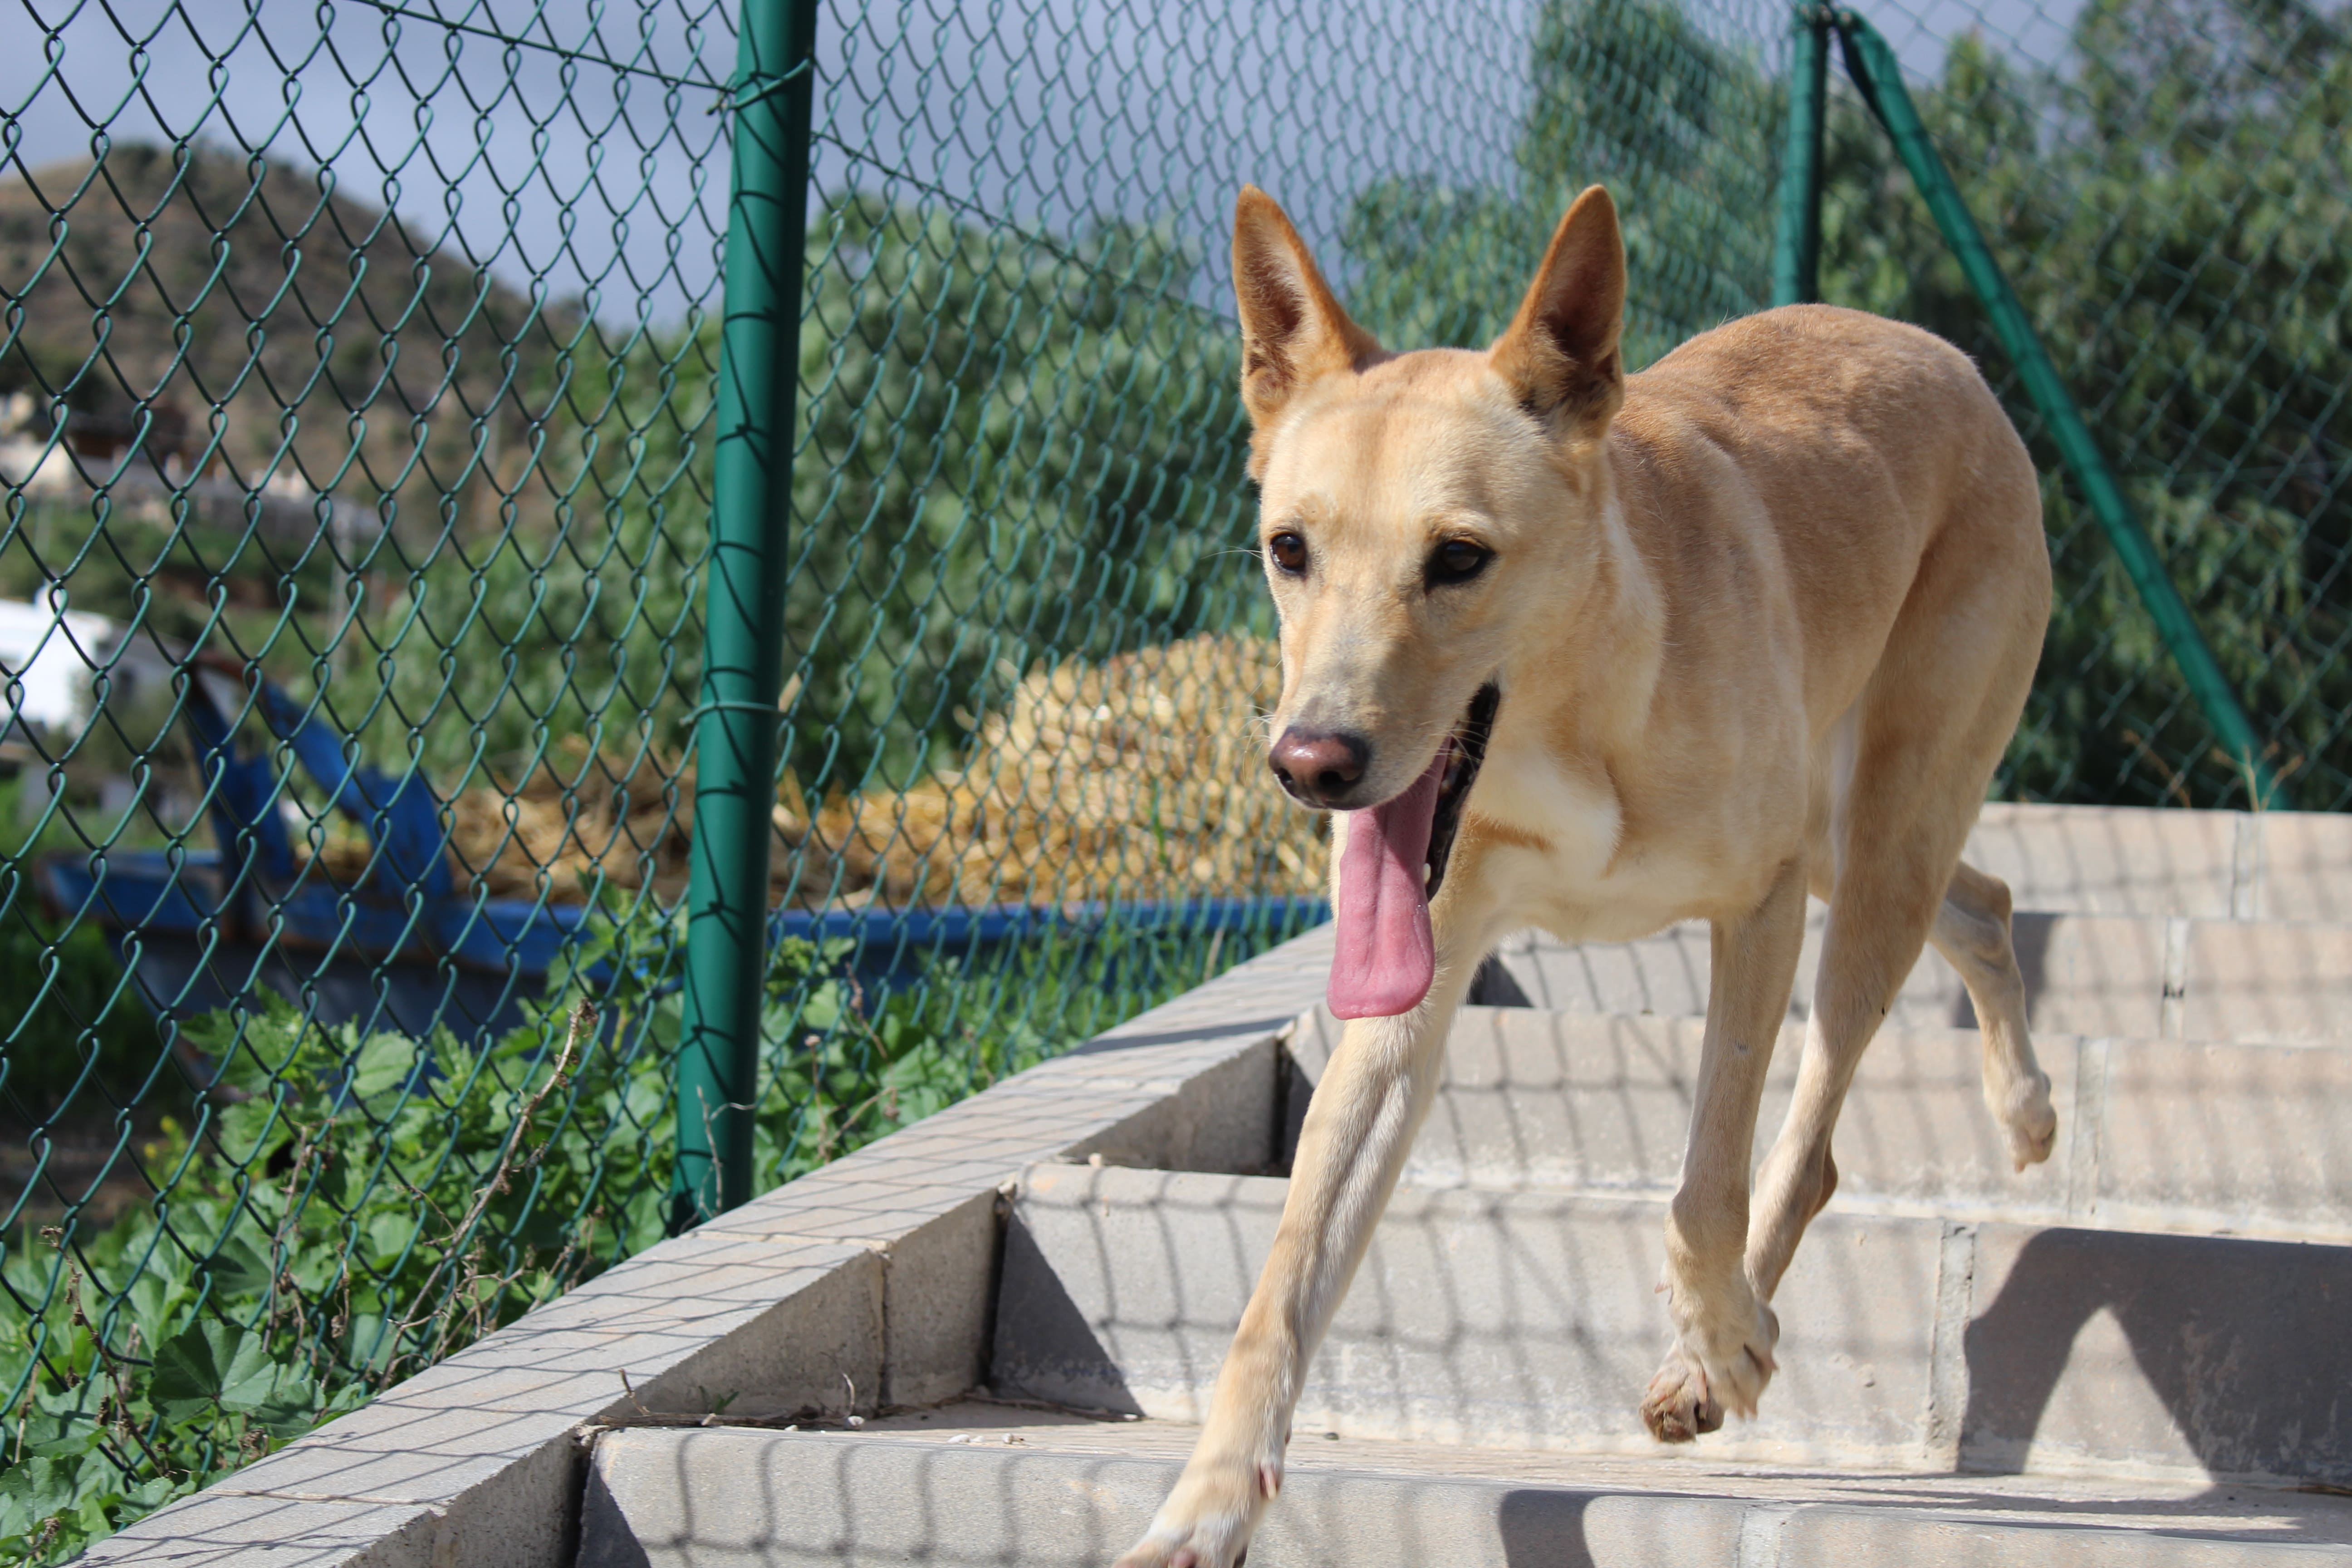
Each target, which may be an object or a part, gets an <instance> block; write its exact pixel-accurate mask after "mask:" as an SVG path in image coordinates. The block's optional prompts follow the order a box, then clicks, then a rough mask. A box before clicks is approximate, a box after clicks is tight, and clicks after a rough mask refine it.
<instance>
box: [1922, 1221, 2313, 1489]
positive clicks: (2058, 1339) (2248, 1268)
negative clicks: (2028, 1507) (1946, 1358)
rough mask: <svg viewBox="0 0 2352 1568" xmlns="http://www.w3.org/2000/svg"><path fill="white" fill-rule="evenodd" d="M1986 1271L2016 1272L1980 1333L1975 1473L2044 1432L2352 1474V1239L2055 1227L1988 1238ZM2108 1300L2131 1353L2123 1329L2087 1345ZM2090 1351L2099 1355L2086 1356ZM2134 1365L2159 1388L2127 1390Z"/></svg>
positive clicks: (1971, 1334) (1966, 1457)
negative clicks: (2324, 1241)
mask: <svg viewBox="0 0 2352 1568" xmlns="http://www.w3.org/2000/svg"><path fill="white" fill-rule="evenodd" d="M1988 1270H1990V1271H1994V1272H1997V1273H1998V1275H1999V1279H2000V1282H1999V1286H1998V1289H1997V1291H1996V1293H1995V1294H1994V1296H1993V1299H1992V1301H1991V1304H1990V1306H1989V1307H1987V1308H1985V1309H1984V1310H1982V1311H1981V1312H1980V1313H1979V1314H1978V1316H1977V1317H1976V1318H1975V1320H1974V1321H1971V1322H1970V1323H1969V1327H1968V1329H1967V1331H1966V1333H1965V1335H1964V1336H1963V1340H1962V1344H1963V1353H1964V1356H1965V1359H1966V1362H1967V1366H1968V1386H1969V1395H1968V1403H1967V1408H1966V1411H1965V1413H1964V1414H1963V1415H1962V1417H1961V1424H1960V1449H1959V1456H1960V1468H1962V1469H1963V1470H1965V1471H1969V1472H1973V1473H1977V1474H2014V1473H2017V1472H2019V1471H2021V1470H2022V1469H2023V1468H2025V1464H2026V1460H2027V1458H2028V1456H2029V1453H2030V1452H2031V1451H2032V1450H2033V1449H2034V1448H2036V1447H2047V1448H2049V1449H2052V1450H2054V1451H2056V1452H2057V1453H2058V1454H2060V1455H2062V1456H2068V1457H2079V1458H2083V1459H2085V1460H2089V1461H2092V1462H2107V1463H2114V1462H2124V1463H2132V1464H2153V1465H2162V1464H2167V1463H2169V1464H2173V1465H2178V1464H2179V1463H2180V1462H2181V1460H2182V1459H2183V1458H2187V1457H2193V1458H2194V1459H2195V1461H2196V1462H2197V1464H2199V1465H2200V1466H2201V1467H2202V1468H2203V1469H2204V1471H2205V1473H2206V1474H2207V1475H2209V1476H2212V1477H2217V1478H2248V1479H2273V1480H2278V1481H2285V1482H2289V1483H2295V1484H2302V1485H2306V1486H2308V1485H2319V1486H2324V1487H2331V1488H2335V1487H2343V1486H2346V1485H2352V1408H2347V1395H2346V1388H2347V1373H2352V1352H2347V1343H2352V1339H2347V1335H2346V1333H2345V1331H2344V1329H2345V1323H2346V1321H2347V1320H2346V1313H2347V1309H2352V1249H2346V1248H2341V1247H2305V1246H2302V1245H2299V1244H2296V1243H2293V1242H2267V1241H2245V1240H2221V1239H2215V1238H2209V1237H2191V1236H2150V1235H2145V1234H2138V1235H2135V1234H2128V1233H2122V1232H2115V1231H2095V1230H2063V1229H2062V1230H2042V1231H2035V1232H2032V1233H2027V1234H2022V1235H2016V1234H2011V1235H2006V1236H2004V1235H2000V1234H1989V1235H1987V1236H1986V1237H1983V1238H1982V1239H1981V1244H1980V1248H1979V1281H1980V1282H1981V1281H1982V1280H1984V1279H1985V1277H1986V1272H1987V1271H1988ZM2102 1313H2105V1314H2107V1315H2108V1316H2109V1317H2110V1318H2111V1319H2112V1321H2113V1324H2114V1326H2115V1328H2116V1330H2118V1331H2120V1339H2121V1341H2122V1344H2123V1345H2124V1346H2126V1347H2128V1357H2129V1362H2130V1363H2131V1364H2130V1365H2128V1366H2126V1365H2124V1364H2121V1361H2122V1357H2121V1356H2120V1355H2119V1354H2118V1353H2117V1350H2116V1344H2115V1340H2114V1338H2112V1337H2109V1336H2106V1335H2101V1336H2098V1338H2097V1340H2096V1342H2093V1343H2091V1344H2088V1345H2084V1344H2080V1343H2078V1342H2081V1341H2082V1340H2083V1336H2084V1329H2085V1328H2086V1327H2088V1326H2089V1325H2090V1324H2091V1323H2092V1321H2093V1320H2094V1319H2095V1318H2096V1317H2098V1316H2099V1315H2100V1314H2102ZM2078 1359H2081V1360H2084V1361H2086V1362H2090V1363H2094V1364H2091V1365H2086V1366H2084V1367H2081V1368H2079V1369H2077V1368H2075V1366H2074V1363H2076V1361H2077V1360H2078ZM2133 1367H2137V1371H2138V1373H2139V1375H2140V1376H2141V1377H2143V1378H2145V1379H2146V1382H2147V1389H2148V1391H2150V1392H2151V1393H2152V1394H2154V1400H2153V1401H2147V1400H2133V1399H2126V1398H2120V1397H2117V1396H2116V1394H2115V1392H2114V1389H2115V1384H2116V1379H2118V1378H2128V1377H2129V1376H2130V1375H2131V1371H2132V1368H2133ZM2070 1370H2074V1371H2076V1372H2077V1376H2076V1377H2075V1378H2074V1379H2070V1378H2069V1375H2068V1374H2069V1372H2070ZM2159 1405H2160V1406H2161V1411H2162V1415H2158V1408H2157V1407H2158V1406H2159ZM2167 1425H2168V1427H2169V1429H2167ZM2184 1447H2185V1449H2186V1450H2187V1453H2186V1455H2184V1454H2183V1452H2182V1450H2183V1448H2184ZM2070 1451H2071V1454H2070Z"/></svg>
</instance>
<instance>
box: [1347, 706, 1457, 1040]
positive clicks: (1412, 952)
mask: <svg viewBox="0 0 2352 1568" xmlns="http://www.w3.org/2000/svg"><path fill="white" fill-rule="evenodd" d="M1444 773H1445V754H1444V752H1439V753H1438V755H1437V758H1436V760H1435V761H1433V762H1432V763H1430V764H1429V771H1428V772H1427V773H1423V774H1422V775H1421V778H1420V781H1419V782H1418V783H1416V784H1414V785H1413V786H1412V788H1411V789H1408V790H1406V791H1405V792H1404V793H1403V794H1402V795H1399V796H1397V797H1396V798H1395V799H1394V800H1392V801H1391V802H1389V803H1388V804H1387V805H1376V806H1374V807H1372V809H1371V810H1370V811H1351V812H1349V814H1348V847H1347V848H1346V849H1345V850H1343V851H1342V852H1341V855H1340V858H1339V954H1338V956H1337V957H1335V958H1333V959H1332V961H1331V987H1330V990H1329V992H1328V1000H1329V1002H1330V1004H1331V1011H1332V1012H1333V1013H1335V1014H1337V1015H1339V1016H1340V1017H1342V1018H1387V1017H1393V1016H1395V1015H1397V1014H1399V1013H1403V1012H1409V1011H1410V1010H1412V1008H1414V1007H1417V1006H1419V1005H1421V999H1422V998H1423V997H1424V996H1426V995H1428V994H1429V986H1430V982H1431V981H1433V979H1435V978H1436V975H1437V943H1436V942H1435V940H1434V939H1433V937H1432V936H1431V935H1430V932H1429V900H1428V897H1427V896H1426V894H1425V893H1424V892H1423V888H1424V886H1425V885H1426V882H1427V872H1426V870H1425V869H1424V867H1425V865H1426V863H1427V861H1428V858H1429V831H1430V824H1431V822H1432V820H1433V818H1434V817H1435V816H1436V815H1437V786H1438V784H1439V783H1440V781H1441V780H1443V778H1444Z"/></svg>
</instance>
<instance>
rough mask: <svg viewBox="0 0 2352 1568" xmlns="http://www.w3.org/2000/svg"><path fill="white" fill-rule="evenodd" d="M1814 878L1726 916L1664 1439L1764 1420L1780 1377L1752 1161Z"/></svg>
mask: <svg viewBox="0 0 2352 1568" xmlns="http://www.w3.org/2000/svg"><path fill="white" fill-rule="evenodd" d="M1805 880H1806V879H1805V867H1804V861H1803V859H1802V858H1792V859H1790V861H1789V863H1788V864H1787V865H1786V866H1784V867H1782V868H1781V870H1780V876H1779V877H1778V878H1777V879H1775V880H1774V882H1773V884H1772V887H1771V890H1770V891H1769V892H1767V893H1766V894H1765V895H1764V899H1763V901H1762V902H1761V903H1759V904H1758V905H1757V907H1756V908H1755V909H1754V910H1750V911H1749V912H1748V914H1747V915H1746V916H1744V917H1742V918H1741V919H1739V920H1737V921H1717V922H1716V923H1715V931H1714V942H1713V965H1712V970H1711V974H1710V979H1709V984H1708V989H1707V998H1706V1044H1705V1046H1704V1047H1702V1050H1701V1055H1700V1058H1699V1070H1698V1089H1697V1094H1696V1103H1695V1104H1694V1105H1693V1106H1692V1108H1691V1125H1690V1142H1689V1147H1688V1150H1687V1152H1685V1155H1684V1158H1683V1180H1682V1186H1681V1187H1680V1189H1679V1190H1677V1191H1676V1192H1675V1198H1674V1203H1673V1205H1671V1206H1670V1208H1669V1209H1668V1212H1667V1218H1666V1293H1667V1294H1666V1305H1667V1310H1668V1311H1669V1312H1670V1313H1672V1315H1673V1317H1674V1321H1675V1348H1674V1349H1673V1350H1672V1351H1670V1352H1667V1354H1666V1361H1665V1364H1664V1366H1662V1367H1660V1368H1659V1369H1658V1373H1657V1375H1656V1376H1655V1377H1654V1378H1652V1379H1651V1380H1650V1388H1649V1392H1648V1394H1646V1395H1645V1396H1644V1397H1643V1401H1642V1420H1643V1425H1645V1426H1648V1427H1649V1429H1650V1434H1651V1436H1654V1437H1656V1438H1657V1439H1658V1440H1659V1441H1660V1442H1664V1443H1686V1442H1689V1441H1690V1440H1691V1439H1692V1438H1694V1437H1696V1436H1698V1435H1699V1434H1700V1433H1702V1432H1712V1431H1714V1430H1715V1429H1716V1428H1717V1426H1722V1425H1723V1413H1724V1411H1725V1410H1727V1409H1728V1410H1731V1411H1734V1412H1737V1413H1738V1414H1740V1415H1754V1414H1755V1413H1756V1401H1757V1399H1758V1397H1759V1395H1761V1394H1763V1392H1764V1384H1766V1383H1767V1382H1768V1381H1769V1380H1770V1378H1771V1375H1772V1345H1773V1342H1774V1341H1775V1340H1777V1339H1778V1338H1779V1337H1780V1324H1779V1322H1778V1321H1777V1320H1775V1319H1774V1317H1773V1316H1772V1310H1771V1308H1769V1307H1768V1306H1766V1305H1765V1304H1764V1301H1763V1300H1762V1299H1761V1298H1760V1297H1759V1294H1758V1293H1757V1291H1756V1289H1754V1288H1753V1286H1752V1285H1751V1284H1750V1283H1749V1280H1748V1273H1747V1270H1746V1268H1745V1267H1744V1265H1743V1263H1742V1253H1743V1251H1744V1249H1745V1243H1746V1238H1747V1234H1748V1152H1749V1150H1751V1149H1752V1148H1754V1147H1755V1142H1756V1110H1757V1106H1758V1104H1759V1101H1760V1100H1762V1098H1763V1093H1764V1074H1765V1070H1766V1069H1767V1068H1769V1067H1770V1066H1771V1062H1772V1047H1773V1043H1774V1042H1775V1041H1776V1040H1777V1039H1778V1038H1779V1037H1780V1025H1781V1021H1782V1020H1783V1019H1784V1018H1786V1017H1787V1016H1788V1012H1789V990H1790V985H1791V984H1793V983H1794V981H1795V979H1796V974H1797V953H1798V950H1799V949H1800V948H1801V946H1802V945H1803V943H1804V936H1805Z"/></svg>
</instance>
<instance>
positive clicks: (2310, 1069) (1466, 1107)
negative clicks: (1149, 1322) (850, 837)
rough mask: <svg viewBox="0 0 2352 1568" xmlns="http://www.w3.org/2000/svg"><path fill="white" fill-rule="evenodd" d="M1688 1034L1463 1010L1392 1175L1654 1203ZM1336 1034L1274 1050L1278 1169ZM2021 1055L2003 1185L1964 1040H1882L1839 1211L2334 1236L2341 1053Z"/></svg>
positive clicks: (2069, 1046) (1683, 1082)
mask: <svg viewBox="0 0 2352 1568" xmlns="http://www.w3.org/2000/svg"><path fill="white" fill-rule="evenodd" d="M1704 1034H1705V1028H1704V1025H1703V1023H1702V1021H1701V1020H1698V1019H1696V1018H1658V1017H1649V1018H1643V1017H1633V1018H1628V1017H1622V1016H1619V1017H1600V1016H1591V1015H1584V1014H1570V1013H1545V1012H1539V1011H1536V1010H1533V1009H1527V1008H1516V1007H1471V1008H1465V1009H1464V1010H1463V1013H1462V1015H1461V1016H1460V1018H1459V1019H1458V1020H1457V1022H1456V1023H1455V1025H1454V1034H1453V1038H1452V1040H1451V1042H1450V1043H1449V1046H1448V1048H1447V1053H1446V1060H1445V1067H1444V1078H1443V1079H1441V1082H1440V1086H1439V1089H1438V1097H1437V1102H1436V1104H1435V1106H1434V1107H1433V1110H1431V1112H1430V1117H1429V1121H1427V1123H1426V1124H1424V1125H1423V1128H1422V1131H1421V1136H1420V1138H1419V1139H1418V1140H1417V1141H1416V1142H1415V1143H1414V1146H1413V1150H1412V1156H1411V1161H1410V1163H1408V1165H1407V1166H1406V1169H1405V1176H1404V1180H1405V1182H1406V1184H1408V1185H1412V1186H1419V1187H1458V1186H1474V1187H1487V1188H1495V1189H1502V1190H1508V1189H1517V1188H1531V1187H1544V1188H1553V1189H1557V1190H1560V1191H1572V1192H1588V1193H1608V1192H1619V1193H1626V1194H1643V1195H1648V1196H1663V1195H1665V1194H1670V1193H1671V1192H1672V1191H1673V1190H1674V1187H1675V1184H1676V1182H1677V1181H1678V1180H1679V1178H1680V1174H1681V1171H1682V1161H1683V1148H1684V1140H1685V1132H1686V1130H1687V1129H1688V1127H1689V1125H1690V1114H1691V1094H1692V1089H1693V1085H1694V1084H1695V1083H1696V1081H1697V1073H1698V1060H1699V1050H1700V1046H1701V1044H1702V1041H1703V1038H1704ZM1803 1034H1804V1031H1803V1027H1802V1026H1800V1025H1791V1026H1790V1027H1789V1028H1788V1029H1787V1030H1785V1031H1784V1032H1783V1034H1782V1036H1781V1037H1780V1042H1779V1045H1778V1047H1777V1048H1776V1050H1775V1054H1774V1059H1773V1063H1772V1071H1771V1077H1770V1079H1769V1084H1768V1087H1767V1089H1766V1093H1765V1100H1764V1105H1763V1112H1762V1115H1761V1116H1760V1118H1759V1121H1758V1136H1757V1141H1756V1147H1755V1157H1756V1158H1757V1159H1758V1160H1759V1161H1760V1160H1761V1159H1762V1158H1763V1155H1764V1152H1765V1150H1766V1149H1768V1148H1769V1146H1770V1144H1771V1140H1772V1136H1773V1133H1774V1132H1775V1131H1777V1129H1778V1128H1779V1126H1780V1119H1781V1117H1782V1115H1783V1114H1784V1113H1785V1111H1786V1110H1787V1106H1788V1100H1789V1093H1790V1087H1791V1085H1792V1084H1793V1082H1794V1080H1795V1077H1796V1068H1797V1061H1798V1058H1799V1056H1800V1055H1801V1051H1802V1048H1803V1044H1804V1039H1803ZM1339 1035H1340V1027H1339V1024H1338V1022H1337V1020H1335V1019H1333V1018H1332V1017H1331V1016H1329V1014H1328V1012H1325V1011H1324V1010H1323V1009H1321V1008H1318V1009H1317V1010H1316V1011H1315V1012H1314V1013H1313V1014H1311V1015H1309V1016H1307V1018H1306V1019H1305V1020H1303V1021H1302V1024H1301V1026H1300V1027H1299V1028H1298V1029H1297V1030H1296V1031H1294V1033H1293V1034H1292V1036H1291V1037H1290V1038H1289V1040H1288V1041H1287V1043H1286V1047H1285V1048H1286V1051H1287V1053H1288V1055H1289V1058H1290V1060H1291V1066H1292V1072H1291V1076H1290V1079H1289V1081H1288V1084H1287V1086H1286V1092H1287V1094H1288V1096H1289V1099H1290V1102H1291V1103H1290V1105H1289V1107H1288V1111H1289V1114H1288V1115H1287V1116H1286V1121H1285V1157H1286V1158H1287V1155H1288V1152H1289V1146H1290V1145H1291V1144H1292V1143H1293V1142H1295V1140H1296V1137H1297V1121H1298V1119H1299V1118H1300V1117H1302V1116H1303V1115H1304V1114H1305V1103H1304V1102H1305V1101H1306V1100H1307V1099H1309V1098H1311V1094H1312V1090H1313V1087H1314V1085H1315V1084H1316V1083H1317V1082H1318V1081H1320V1079H1321V1078H1322V1076H1323V1072H1324V1069H1325V1068H1326V1066H1327V1064H1328V1061H1329V1059H1330V1056H1331V1052H1332V1051H1333V1050H1334V1049H1335V1048H1336V1047H1337V1046H1338V1044H1339ZM2037 1046H2038V1048H2039V1051H2040V1054H2041V1057H2042V1065H2043V1067H2044V1068H2046V1069H2047V1070H2048V1072H2049V1074H2050V1077H2051V1081H2052V1098H2053V1100H2054V1101H2055V1103H2056V1105H2057V1109H2058V1113H2059V1136H2058V1142H2057V1145H2056V1147H2055V1149H2054V1150H2053V1152H2052V1155H2051V1158H2050V1160H2049V1161H2048V1162H2046V1163H2042V1164H2039V1165H2033V1166H2029V1167H2028V1168H2027V1169H2025V1170H2024V1171H2022V1172H2021V1171H2018V1170H2015V1169H2014V1168H2013V1167H2012V1165H2011V1160H2010V1156H2009V1150H2008V1144H2007V1142H2006V1141H2005V1140H2004V1139H2003V1138H2002V1136H2001V1134H2000V1130H1999V1128H1998V1127H1997V1125H1996V1124H1995V1123H1994V1121H1993V1120H1992V1117H1991V1115H1990V1113H1989V1112H1988V1111H1987V1110H1985V1106H1984V1096H1983V1090H1982V1072H1981V1068H1980V1066H1979V1057H1980V1054H1981V1042H1980V1039H1979V1036H1978V1035H1977V1033H1976V1031H1974V1030H1972V1029H1889V1030H1886V1031H1884V1032H1883V1033H1881V1035H1880V1036H1879V1037H1878V1039H1877V1040H1876V1041H1875V1042H1874V1043H1873V1045H1872V1046H1871V1048H1870V1051H1869V1054H1868V1055H1866V1056H1865V1057H1864V1058H1863V1063H1862V1068H1861V1069H1860V1071H1859V1072H1858V1073H1857V1075H1856V1077H1855V1079H1854V1086H1853V1092H1852V1094H1851V1095H1850V1096H1849V1097H1848V1099H1847V1101H1846V1107H1845V1110H1844V1113H1843V1116H1842V1117H1841V1118H1840V1119H1839V1122H1838V1132H1837V1142H1836V1152H1837V1163H1838V1193H1837V1205H1838V1207H1839V1208H1840V1209H1841V1210H1842V1211H1846V1212H1855V1211H1871V1212H1879V1213H1900V1214H1919V1215H1935V1216H1937V1217H1942V1218H1953V1219H2021V1220H2032V1221H2037V1222H2042V1223H2054V1222H2061V1221H2063V1222H2064V1223H2067V1224H2073V1225H2084V1226H2100V1227H2105V1228H2124V1229H2138V1230H2177V1231H2188V1232H2194V1233H2198V1234H2212V1233H2228V1234H2234V1235H2240V1236H2268V1237H2281V1238H2284V1239H2292V1240H2305V1241H2334V1242H2346V1241H2352V1052H2347V1051H2342V1050H2336V1049H2333V1048H2327V1047H2301V1046H2259V1045H2257V1046H2244V1045H2230V1044H2206V1043H2195V1042H2182V1041H2150V1040H2126V1039H2084V1038H2080V1037H2071V1036H2064V1035H2059V1036H2048V1037H2043V1038H2042V1039H2041V1040H2039V1041H2038V1042H2037Z"/></svg>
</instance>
